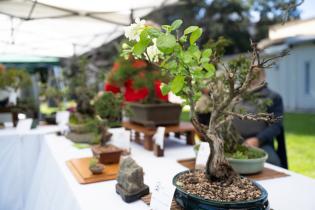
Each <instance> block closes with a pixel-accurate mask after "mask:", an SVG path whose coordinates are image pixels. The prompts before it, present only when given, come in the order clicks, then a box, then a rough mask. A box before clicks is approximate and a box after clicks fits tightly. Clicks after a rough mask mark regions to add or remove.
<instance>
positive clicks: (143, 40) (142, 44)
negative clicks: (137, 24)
mask: <svg viewBox="0 0 315 210" xmlns="http://www.w3.org/2000/svg"><path fill="white" fill-rule="evenodd" d="M150 42H151V40H150V38H149V33H148V30H143V31H142V32H141V34H140V40H139V42H138V43H136V44H135V45H134V47H133V49H132V51H133V53H134V54H136V55H137V56H140V55H141V54H142V53H143V52H144V51H145V49H146V48H147V47H148V45H149V44H150Z"/></svg>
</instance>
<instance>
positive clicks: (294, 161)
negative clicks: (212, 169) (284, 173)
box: [182, 112, 315, 178]
mask: <svg viewBox="0 0 315 210" xmlns="http://www.w3.org/2000/svg"><path fill="white" fill-rule="evenodd" d="M189 119H190V117H189V113H188V112H183V113H182V120H184V121H189ZM284 128H285V136H286V144H287V153H288V161H289V169H290V170H292V171H295V172H297V173H301V174H304V175H306V176H309V177H312V178H315V151H314V150H315V114H308V113H307V114H302V113H286V114H285V116H284Z"/></svg>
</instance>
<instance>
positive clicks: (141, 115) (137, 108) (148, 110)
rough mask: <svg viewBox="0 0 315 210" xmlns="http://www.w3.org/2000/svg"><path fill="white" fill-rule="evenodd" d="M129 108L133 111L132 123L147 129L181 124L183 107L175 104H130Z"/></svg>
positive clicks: (130, 117)
mask: <svg viewBox="0 0 315 210" xmlns="http://www.w3.org/2000/svg"><path fill="white" fill-rule="evenodd" d="M128 107H129V109H130V111H131V116H129V119H130V121H131V122H135V123H139V124H142V125H144V126H147V127H156V126H159V125H176V124H179V122H180V114H181V112H182V107H181V106H180V105H179V104H174V103H161V104H140V103H131V102H130V103H128Z"/></svg>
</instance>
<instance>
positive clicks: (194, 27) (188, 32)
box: [184, 26, 199, 35]
mask: <svg viewBox="0 0 315 210" xmlns="http://www.w3.org/2000/svg"><path fill="white" fill-rule="evenodd" d="M198 28H199V27H198V26H189V27H188V28H186V29H185V31H184V34H185V35H187V34H190V33H192V32H194V31H195V30H197V29H198Z"/></svg>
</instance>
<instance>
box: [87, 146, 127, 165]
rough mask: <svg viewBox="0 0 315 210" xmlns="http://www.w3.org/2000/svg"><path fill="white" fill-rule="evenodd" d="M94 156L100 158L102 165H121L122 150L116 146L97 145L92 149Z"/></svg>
mask: <svg viewBox="0 0 315 210" xmlns="http://www.w3.org/2000/svg"><path fill="white" fill-rule="evenodd" d="M91 149H92V152H93V155H94V156H95V157H97V158H98V160H99V162H100V163H102V164H115V163H119V160H120V156H121V153H122V150H121V149H120V148H118V147H116V146H114V145H107V146H105V147H104V146H101V145H96V146H92V147H91Z"/></svg>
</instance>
